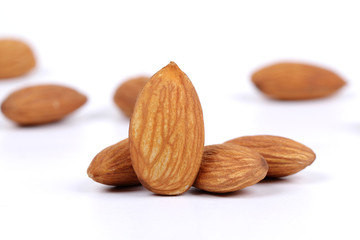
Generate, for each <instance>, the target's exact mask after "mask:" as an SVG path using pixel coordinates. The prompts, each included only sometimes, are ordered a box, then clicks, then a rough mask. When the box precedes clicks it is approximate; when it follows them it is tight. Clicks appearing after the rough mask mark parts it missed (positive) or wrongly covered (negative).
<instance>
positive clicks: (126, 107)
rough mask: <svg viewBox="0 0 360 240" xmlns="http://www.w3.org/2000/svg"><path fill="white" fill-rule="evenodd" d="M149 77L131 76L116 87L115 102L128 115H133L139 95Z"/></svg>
mask: <svg viewBox="0 0 360 240" xmlns="http://www.w3.org/2000/svg"><path fill="white" fill-rule="evenodd" d="M149 79H150V78H149V77H145V76H141V77H136V78H131V79H129V80H127V81H125V82H124V83H122V84H121V85H120V86H119V87H118V88H117V89H116V91H115V94H114V102H115V104H116V106H118V107H119V109H120V110H121V111H122V112H123V113H124V114H125V115H126V116H127V117H129V118H130V117H131V115H132V113H133V111H134V107H135V103H136V99H137V96H138V95H139V93H140V92H141V90H142V89H143V87H144V86H145V84H146V83H147V81H148V80H149Z"/></svg>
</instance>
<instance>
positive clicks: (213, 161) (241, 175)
mask: <svg viewBox="0 0 360 240" xmlns="http://www.w3.org/2000/svg"><path fill="white" fill-rule="evenodd" d="M267 171H268V165H267V163H266V161H265V160H264V158H263V157H262V156H261V155H260V154H259V153H257V152H256V151H254V150H252V149H250V148H247V147H242V146H238V145H233V144H217V145H209V146H205V149H204V155H203V159H202V162H201V167H200V171H199V174H198V176H197V178H196V181H195V183H194V187H196V188H199V189H201V190H204V191H208V192H213V193H229V192H234V191H237V190H240V189H243V188H245V187H248V186H251V185H254V184H255V183H257V182H259V181H261V180H262V179H263V178H264V177H265V176H266V173H267Z"/></svg>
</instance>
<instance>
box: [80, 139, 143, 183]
mask: <svg viewBox="0 0 360 240" xmlns="http://www.w3.org/2000/svg"><path fill="white" fill-rule="evenodd" d="M87 174H88V176H89V177H90V178H92V179H93V180H94V181H95V182H98V183H102V184H106V185H112V186H122V187H124V186H133V185H138V184H140V182H139V180H138V179H137V177H136V174H135V172H134V169H133V167H132V165H131V158H130V151H129V140H128V139H125V140H122V141H121V142H118V143H116V144H114V145H111V146H110V147H107V148H105V149H104V150H102V151H101V152H99V153H98V154H97V155H96V156H95V158H94V159H93V160H92V162H91V164H90V166H89V168H88V170H87Z"/></svg>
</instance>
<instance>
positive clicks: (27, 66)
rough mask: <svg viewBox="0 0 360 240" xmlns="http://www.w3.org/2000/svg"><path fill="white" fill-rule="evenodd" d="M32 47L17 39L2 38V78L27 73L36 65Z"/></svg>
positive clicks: (0, 45) (0, 49) (0, 54)
mask: <svg viewBox="0 0 360 240" xmlns="http://www.w3.org/2000/svg"><path fill="white" fill-rule="evenodd" d="M35 64H36V61H35V57H34V53H33V51H32V50H31V48H30V47H29V46H28V45H27V44H26V43H24V42H22V41H19V40H15V39H0V79H2V78H13V77H18V76H21V75H24V74H26V73H27V72H29V71H30V70H31V69H33V68H34V67H35Z"/></svg>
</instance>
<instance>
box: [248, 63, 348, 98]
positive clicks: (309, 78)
mask: <svg viewBox="0 0 360 240" xmlns="http://www.w3.org/2000/svg"><path fill="white" fill-rule="evenodd" d="M252 82H253V83H254V84H255V86H256V87H257V88H258V89H259V90H260V91H261V92H263V93H264V94H266V95H267V96H268V97H270V98H274V99H279V100H302V99H313V98H322V97H327V96H330V95H332V94H334V93H335V92H336V91H338V90H339V89H340V88H341V87H343V86H344V85H345V84H346V82H345V81H344V80H343V79H342V78H341V77H340V76H338V75H337V74H335V73H334V72H332V71H330V70H327V69H324V68H321V67H317V66H312V65H308V64H303V63H289V62H284V63H278V64H274V65H271V66H268V67H265V68H262V69H260V70H258V71H257V72H255V73H254V74H253V75H252Z"/></svg>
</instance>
